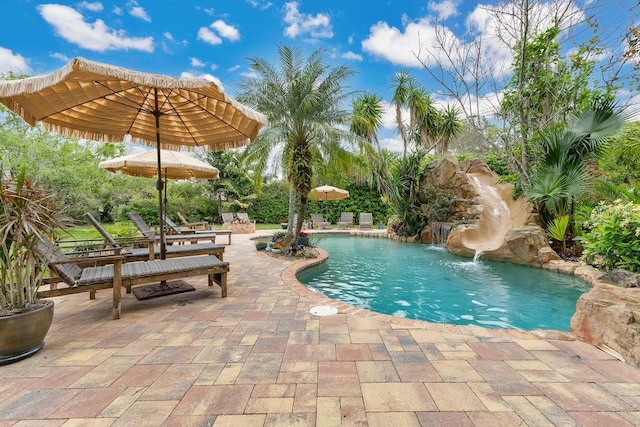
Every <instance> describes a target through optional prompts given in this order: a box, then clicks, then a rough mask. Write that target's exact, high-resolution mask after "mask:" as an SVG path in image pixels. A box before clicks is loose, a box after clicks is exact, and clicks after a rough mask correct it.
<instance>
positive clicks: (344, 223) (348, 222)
mask: <svg viewBox="0 0 640 427" xmlns="http://www.w3.org/2000/svg"><path fill="white" fill-rule="evenodd" d="M336 225H337V227H338V228H351V227H353V212H342V213H341V214H340V220H339V221H338V222H337V224H336Z"/></svg>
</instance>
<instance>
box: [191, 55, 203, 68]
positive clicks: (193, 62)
mask: <svg viewBox="0 0 640 427" xmlns="http://www.w3.org/2000/svg"><path fill="white" fill-rule="evenodd" d="M189 60H190V61H191V66H192V67H198V68H202V67H204V66H205V65H207V64H205V63H204V62H202V61H201V60H200V59H198V58H196V57H193V56H192V57H190V58H189Z"/></svg>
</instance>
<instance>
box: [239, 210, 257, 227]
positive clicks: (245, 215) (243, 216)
mask: <svg viewBox="0 0 640 427" xmlns="http://www.w3.org/2000/svg"><path fill="white" fill-rule="evenodd" d="M236 218H238V219H239V220H240V222H242V223H245V224H255V223H256V220H255V219H249V214H248V213H246V212H237V213H236Z"/></svg>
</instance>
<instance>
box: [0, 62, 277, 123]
mask: <svg viewBox="0 0 640 427" xmlns="http://www.w3.org/2000/svg"><path fill="white" fill-rule="evenodd" d="M76 69H77V70H86V71H89V72H92V73H96V74H101V75H104V76H105V77H112V78H114V77H115V78H118V79H122V80H129V81H131V82H134V83H137V84H141V85H147V86H151V87H166V88H171V89H192V90H195V89H198V88H203V89H204V88H206V89H209V88H211V86H213V87H215V89H216V91H217V92H219V94H220V98H221V99H220V100H221V101H223V102H227V103H229V104H231V105H232V106H233V107H234V108H236V109H238V110H240V111H241V112H242V113H243V114H244V115H246V116H247V117H249V118H251V119H253V120H255V121H257V122H260V123H261V124H263V125H264V124H266V123H267V118H266V116H265V115H264V114H262V113H259V112H257V111H255V110H252V109H250V108H248V107H246V106H245V105H242V104H240V103H239V102H237V101H235V100H234V99H232V98H230V97H229V96H228V95H227V94H226V93H224V92H223V91H222V90H221V89H220V87H219V86H218V85H217V84H216V83H214V82H212V81H210V80H205V79H178V78H175V77H169V76H162V75H159V74H152V73H142V72H139V71H134V70H128V69H125V68H121V67H117V66H113V65H107V64H102V63H99V62H94V61H88V60H86V59H84V58H81V57H77V58H74V59H73V60H71V61H70V62H69V63H68V64H66V65H65V66H64V67H62V68H60V69H59V70H57V71H55V72H53V73H51V74H47V75H43V76H33V77H27V78H25V79H20V80H9V81H4V82H1V83H0V98H10V97H13V96H16V95H19V94H24V93H36V92H39V91H40V90H42V89H44V88H46V87H48V86H53V85H55V84H58V83H60V82H62V81H64V79H65V78H66V77H67V76H68V75H69V74H71V73H72V72H73V71H75V70H76ZM3 103H4V102H3ZM9 104H12V105H13V107H11V106H9ZM5 105H7V106H9V108H10V109H11V110H12V111H14V112H16V113H17V114H19V115H20V117H22V118H23V119H25V121H26V122H27V123H29V124H31V125H33V124H34V123H35V119H34V118H33V116H31V115H30V114H28V113H26V112H25V111H24V110H22V108H19V107H18V105H19V104H17V103H13V102H9V103H7V104H5Z"/></svg>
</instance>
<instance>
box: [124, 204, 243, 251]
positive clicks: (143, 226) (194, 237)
mask: <svg viewBox="0 0 640 427" xmlns="http://www.w3.org/2000/svg"><path fill="white" fill-rule="evenodd" d="M127 215H128V216H129V219H131V222H133V223H134V224H135V226H136V227H138V230H140V233H142V235H143V236H144V237H145V238H147V239H149V240H151V241H158V240H160V236H158V235H156V234H155V233H154V232H153V230H151V227H149V225H148V224H147V223H146V222H145V221H144V219H142V217H141V216H140V215H139V214H137V213H136V212H129V213H128V214H127ZM174 225H175V223H174ZM176 227H177V226H176ZM218 235H227V236H228V237H229V243H228V244H231V231H224V230H216V231H213V230H212V231H207V232H195V233H194V232H190V233H182V232H180V231H179V227H178V233H177V234H168V235H165V239H166V242H167V243H184V242H194V243H195V242H198V241H200V240H210V241H211V242H212V243H215V242H216V236H218Z"/></svg>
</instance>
